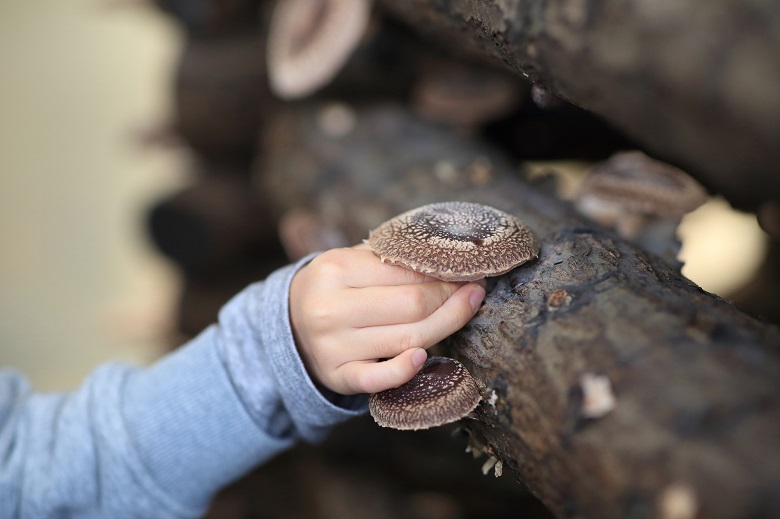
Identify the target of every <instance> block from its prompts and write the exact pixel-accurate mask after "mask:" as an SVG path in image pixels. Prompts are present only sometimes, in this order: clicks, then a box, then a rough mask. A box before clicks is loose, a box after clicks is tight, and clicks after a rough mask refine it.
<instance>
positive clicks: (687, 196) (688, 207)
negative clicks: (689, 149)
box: [577, 151, 707, 218]
mask: <svg viewBox="0 0 780 519" xmlns="http://www.w3.org/2000/svg"><path fill="white" fill-rule="evenodd" d="M577 199H578V200H579V201H580V202H581V203H582V202H584V203H586V204H588V203H591V204H597V203H599V202H606V203H611V204H619V205H620V206H622V207H624V208H625V209H626V210H629V211H635V212H638V213H645V214H654V215H658V216H661V217H665V218H679V217H681V216H682V215H684V214H685V213H688V212H690V211H693V210H694V209H696V208H697V207H699V206H700V205H702V204H703V203H704V202H705V201H706V200H707V192H706V190H705V189H704V187H702V186H701V185H700V184H699V183H698V182H697V181H696V180H694V179H693V177H691V176H690V175H688V174H687V173H685V172H684V171H682V170H680V169H678V168H676V167H674V166H672V165H670V164H666V163H664V162H661V161H658V160H655V159H652V158H650V157H648V156H647V155H645V154H644V153H642V152H641V151H629V152H621V153H616V154H615V155H613V156H612V157H610V158H609V159H607V160H606V161H604V162H602V163H600V164H599V165H597V166H595V167H594V168H593V169H592V170H591V172H590V173H589V174H588V176H587V177H586V178H585V180H584V181H583V183H582V186H580V189H579V192H578V194H577Z"/></svg>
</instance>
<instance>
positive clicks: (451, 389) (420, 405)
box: [368, 357, 482, 430]
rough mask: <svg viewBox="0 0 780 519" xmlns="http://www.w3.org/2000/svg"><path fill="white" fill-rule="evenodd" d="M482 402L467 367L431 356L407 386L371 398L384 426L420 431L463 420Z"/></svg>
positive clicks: (374, 412) (373, 412) (373, 411)
mask: <svg viewBox="0 0 780 519" xmlns="http://www.w3.org/2000/svg"><path fill="white" fill-rule="evenodd" d="M480 400H482V395H481V393H480V391H479V388H478V387H477V384H476V382H474V379H473V378H472V377H471V374H470V373H469V372H468V370H467V369H466V368H465V367H464V366H463V364H461V363H460V362H458V361H457V360H455V359H451V358H449V357H431V358H429V359H428V360H427V361H425V365H423V367H422V368H421V369H420V371H419V372H417V374H416V375H415V376H414V377H412V379H411V380H410V381H409V382H407V383H406V384H404V385H402V386H399V387H396V388H393V389H388V390H387V391H382V392H379V393H374V394H373V395H371V396H370V397H369V399H368V409H369V411H370V412H371V416H373V417H374V420H376V423H378V424H379V425H381V426H382V427H392V428H393V429H403V430H419V429H428V428H430V427H437V426H439V425H444V424H446V423H450V422H454V421H456V420H460V419H461V418H463V417H464V416H466V415H467V414H469V413H470V412H471V411H473V410H474V409H475V408H476V407H477V405H478V404H479V402H480Z"/></svg>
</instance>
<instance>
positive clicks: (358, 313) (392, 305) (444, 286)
mask: <svg viewBox="0 0 780 519" xmlns="http://www.w3.org/2000/svg"><path fill="white" fill-rule="evenodd" d="M461 285H462V284H461V283H447V282H445V281H432V282H429V283H415V284H413V285H400V286H379V287H366V288H358V289H352V290H347V291H346V294H345V296H344V297H343V298H342V300H341V302H340V304H339V312H340V313H342V314H343V315H345V316H350V319H351V320H352V322H351V325H352V326H353V327H355V328H364V327H367V326H382V325H389V324H404V323H413V322H417V321H421V320H423V319H425V318H426V317H428V316H429V315H431V314H432V313H433V312H435V311H436V310H437V309H438V308H439V307H441V305H442V304H444V302H445V301H447V299H449V298H450V296H452V294H454V293H455V291H456V290H458V288H460V287H461Z"/></svg>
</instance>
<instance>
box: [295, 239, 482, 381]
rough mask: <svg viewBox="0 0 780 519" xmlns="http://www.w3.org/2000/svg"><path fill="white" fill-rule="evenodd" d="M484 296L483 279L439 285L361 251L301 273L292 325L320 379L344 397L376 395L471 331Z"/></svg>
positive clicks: (330, 256)
mask: <svg viewBox="0 0 780 519" xmlns="http://www.w3.org/2000/svg"><path fill="white" fill-rule="evenodd" d="M484 297H485V289H484V282H482V281H479V282H474V283H469V284H464V283H451V282H445V281H440V280H438V279H435V278H432V277H430V276H425V275H423V274H420V273H418V272H413V271H411V270H409V269H406V268H403V267H398V266H393V265H389V264H385V263H381V262H380V261H379V258H378V257H376V256H375V255H374V253H373V252H371V251H370V250H369V249H368V247H367V246H365V245H358V246H356V247H354V248H343V249H333V250H330V251H327V252H324V253H322V254H321V255H319V256H317V257H316V258H315V259H314V260H313V261H312V262H311V263H310V264H308V265H307V266H305V267H304V268H302V269H301V270H300V271H298V273H297V274H296V275H295V277H294V278H293V281H292V285H291V287H290V321H291V323H292V329H293V334H294V335H295V341H296V344H297V346H298V351H299V352H300V355H301V357H302V358H303V362H304V364H305V365H306V369H307V370H308V371H309V375H311V377H312V378H313V379H314V380H315V381H318V382H319V383H320V384H322V385H324V386H325V387H327V388H328V389H330V390H331V391H335V392H336V393H340V394H343V395H351V394H355V393H375V392H377V391H382V390H385V389H389V388H391V387H397V386H400V385H401V384H403V383H405V382H407V381H408V380H409V379H411V378H412V377H413V376H414V374H415V373H417V371H418V370H419V369H420V367H421V366H422V365H423V363H424V362H425V359H426V352H425V350H424V348H428V347H430V346H433V345H434V344H436V343H437V342H439V341H440V340H442V339H444V338H445V337H447V336H448V335H450V334H452V333H453V332H455V331H456V330H458V329H460V328H461V327H462V326H463V325H465V324H466V323H467V322H468V321H469V319H471V318H472V317H473V315H474V314H475V313H476V311H477V309H478V308H479V305H480V304H481V302H482V300H483V299H484ZM378 359H389V360H386V361H383V362H377V360H378Z"/></svg>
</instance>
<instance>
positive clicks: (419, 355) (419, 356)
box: [412, 350, 428, 369]
mask: <svg viewBox="0 0 780 519" xmlns="http://www.w3.org/2000/svg"><path fill="white" fill-rule="evenodd" d="M427 358H428V354H427V353H426V352H425V350H417V351H415V352H414V353H412V364H414V367H415V368H418V369H419V368H420V367H421V366H422V365H423V364H425V360H426V359H427Z"/></svg>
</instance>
